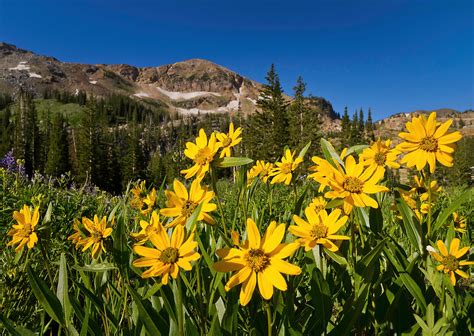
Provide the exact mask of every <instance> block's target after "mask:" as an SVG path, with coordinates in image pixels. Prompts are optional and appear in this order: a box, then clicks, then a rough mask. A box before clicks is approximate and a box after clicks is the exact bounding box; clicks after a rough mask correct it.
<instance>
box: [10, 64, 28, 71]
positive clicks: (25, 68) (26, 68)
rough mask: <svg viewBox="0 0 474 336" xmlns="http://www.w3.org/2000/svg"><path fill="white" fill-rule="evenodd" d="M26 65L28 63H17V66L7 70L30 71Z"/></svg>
mask: <svg viewBox="0 0 474 336" xmlns="http://www.w3.org/2000/svg"><path fill="white" fill-rule="evenodd" d="M27 63H28V62H20V63H18V65H17V66H16V67H14V68H10V69H8V70H18V71H22V70H26V71H28V70H30V66H29V65H27Z"/></svg>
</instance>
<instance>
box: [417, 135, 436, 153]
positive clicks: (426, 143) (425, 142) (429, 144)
mask: <svg viewBox="0 0 474 336" xmlns="http://www.w3.org/2000/svg"><path fill="white" fill-rule="evenodd" d="M420 148H421V149H422V150H424V151H427V152H436V151H437V150H438V140H436V139H435V138H433V137H432V136H429V137H426V138H423V139H421V142H420Z"/></svg>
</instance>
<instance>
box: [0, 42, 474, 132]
mask: <svg viewBox="0 0 474 336" xmlns="http://www.w3.org/2000/svg"><path fill="white" fill-rule="evenodd" d="M19 87H22V88H24V89H26V90H27V91H30V92H32V93H33V94H36V95H37V96H38V95H39V94H40V93H41V92H43V91H44V90H46V89H53V90H54V89H56V90H59V91H69V92H71V93H76V94H77V93H78V92H79V91H84V92H86V93H87V94H92V95H94V96H107V95H110V94H111V93H116V94H121V95H127V96H130V97H133V98H134V99H139V100H141V101H143V102H145V103H146V102H159V103H161V104H163V105H164V106H166V107H167V108H168V110H169V112H170V114H180V115H196V114H204V113H231V114H235V113H242V114H243V115H249V114H252V113H255V112H256V111H257V109H258V108H257V100H258V98H259V93H260V90H261V89H262V87H263V85H262V84H260V83H258V82H257V81H254V80H252V79H249V78H246V77H244V76H242V75H240V74H238V73H236V72H234V71H232V70H230V69H228V68H226V67H224V66H222V65H219V64H217V63H214V62H212V61H209V60H205V59H200V58H191V59H188V60H183V61H179V62H175V63H171V64H164V65H160V66H146V67H139V66H134V65H129V64H123V63H122V64H120V63H119V64H104V63H99V64H84V63H77V62H62V61H60V60H58V59H57V58H55V57H52V56H44V55H39V54H36V53H34V52H32V51H29V50H26V49H22V48H18V47H16V46H15V45H13V44H9V43H6V42H0V92H6V93H14V92H15V90H17V89H18V88H19ZM285 97H286V98H287V100H288V101H290V100H291V97H289V96H285ZM315 99H316V100H318V99H319V104H320V106H322V107H324V108H321V113H322V114H321V116H322V122H323V131H325V132H327V131H338V130H340V120H338V119H337V118H336V117H335V116H336V114H335V112H334V110H333V109H332V105H331V104H330V103H329V102H328V101H326V100H324V99H323V98H315ZM431 111H436V112H437V113H438V119H440V120H445V119H447V118H448V117H449V118H453V119H454V120H455V122H454V126H455V127H457V128H460V129H461V131H462V132H463V134H467V135H474V112H469V111H468V112H464V113H465V114H462V113H463V112H460V111H456V110H453V109H450V108H441V109H437V110H415V111H412V112H399V113H395V114H392V115H390V116H388V117H386V118H383V119H381V120H378V121H376V122H375V125H376V132H375V133H376V136H385V137H386V136H387V135H389V134H395V133H396V132H398V131H401V129H402V128H403V126H404V124H405V123H406V121H408V120H409V119H410V118H411V116H413V115H419V114H428V113H429V112H431Z"/></svg>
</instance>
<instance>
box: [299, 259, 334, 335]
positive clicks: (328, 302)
mask: <svg viewBox="0 0 474 336" xmlns="http://www.w3.org/2000/svg"><path fill="white" fill-rule="evenodd" d="M310 293H311V302H312V306H313V307H314V308H315V309H314V310H313V313H312V314H311V317H310V319H309V320H308V323H307V324H306V329H305V332H307V333H308V334H309V333H311V334H318V335H323V334H325V332H326V329H327V324H328V323H329V320H330V319H331V314H332V299H331V290H330V289H329V284H328V283H327V281H326V280H325V279H324V277H323V274H322V273H321V271H320V270H319V269H318V268H315V269H313V272H312V277H311V287H310ZM316 328H317V329H316ZM315 329H316V330H315Z"/></svg>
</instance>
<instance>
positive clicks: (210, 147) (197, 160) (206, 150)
mask: <svg viewBox="0 0 474 336" xmlns="http://www.w3.org/2000/svg"><path fill="white" fill-rule="evenodd" d="M219 148H220V144H218V143H217V142H216V135H215V133H212V134H211V136H210V138H209V142H208V141H207V135H206V132H204V130H203V129H202V128H201V129H200V130H199V136H198V137H197V138H196V143H193V142H187V143H186V149H185V150H184V155H186V156H187V157H188V158H190V159H191V160H193V161H194V166H192V167H191V168H189V169H184V170H181V174H185V178H186V179H190V178H191V177H193V176H196V177H197V178H198V179H202V178H203V177H204V175H205V174H206V173H207V172H208V171H209V167H210V164H211V162H212V161H213V160H214V155H216V153H217V151H218V150H219Z"/></svg>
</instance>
